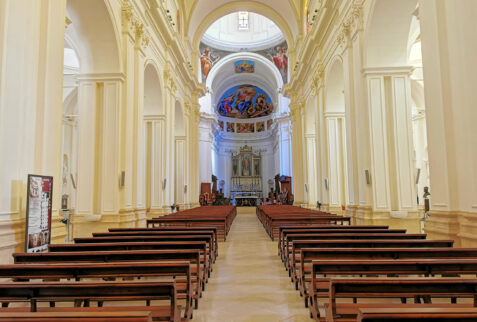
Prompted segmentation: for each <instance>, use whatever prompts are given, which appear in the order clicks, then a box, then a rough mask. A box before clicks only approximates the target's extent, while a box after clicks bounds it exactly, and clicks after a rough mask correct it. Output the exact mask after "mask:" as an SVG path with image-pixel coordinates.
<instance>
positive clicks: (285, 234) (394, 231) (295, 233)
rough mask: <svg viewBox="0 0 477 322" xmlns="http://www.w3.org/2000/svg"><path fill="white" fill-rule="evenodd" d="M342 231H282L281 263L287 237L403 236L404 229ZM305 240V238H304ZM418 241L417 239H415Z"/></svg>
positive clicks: (332, 229)
mask: <svg viewBox="0 0 477 322" xmlns="http://www.w3.org/2000/svg"><path fill="white" fill-rule="evenodd" d="M341 227H343V228H342V229H335V228H330V229H310V230H295V229H290V230H288V229H285V230H283V231H282V233H281V234H282V235H281V236H282V238H280V239H279V240H278V246H279V254H280V257H281V258H282V261H284V260H285V256H283V255H282V254H283V253H284V251H285V250H286V249H287V248H289V247H290V241H292V240H293V238H292V237H290V238H288V236H294V237H297V238H296V239H300V240H303V238H299V237H302V236H314V235H318V236H321V235H323V234H405V233H406V230H405V229H346V228H345V227H353V226H341ZM304 239H307V238H304ZM416 239H419V238H416Z"/></svg>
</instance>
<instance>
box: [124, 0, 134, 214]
mask: <svg viewBox="0 0 477 322" xmlns="http://www.w3.org/2000/svg"><path fill="white" fill-rule="evenodd" d="M122 13H123V15H122V39H121V42H122V58H123V66H124V67H123V69H124V73H125V83H124V87H123V93H122V96H123V97H122V100H123V105H122V111H121V123H122V124H121V133H120V135H121V159H120V169H121V171H124V172H125V181H124V187H122V188H121V212H122V213H132V212H133V210H134V209H133V207H134V205H133V194H134V192H133V180H135V179H136V178H135V175H136V173H135V172H134V168H133V166H134V164H133V161H134V147H135V146H136V144H137V142H136V141H135V134H136V133H135V132H134V131H135V126H134V120H135V117H136V113H135V110H136V109H135V107H136V104H135V100H136V96H135V94H136V92H135V90H136V88H135V84H136V81H137V79H136V78H135V76H136V64H135V45H136V27H137V21H136V18H135V17H134V14H133V12H132V7H131V6H128V5H126V4H125V5H124V7H123V9H122Z"/></svg>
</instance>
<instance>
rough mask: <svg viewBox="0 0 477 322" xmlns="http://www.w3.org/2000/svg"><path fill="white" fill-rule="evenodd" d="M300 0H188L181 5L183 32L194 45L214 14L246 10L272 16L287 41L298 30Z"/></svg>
mask: <svg viewBox="0 0 477 322" xmlns="http://www.w3.org/2000/svg"><path fill="white" fill-rule="evenodd" d="M303 3H304V0H273V1H270V0H254V1H233V0H200V1H199V0H188V1H184V5H185V6H184V7H185V18H186V23H185V33H186V35H187V36H188V37H189V39H190V41H192V45H193V46H195V45H196V44H197V43H198V40H200V38H201V37H202V34H203V33H204V32H205V30H206V29H207V28H208V27H209V25H210V24H212V23H213V22H214V21H215V20H217V19H218V18H220V17H222V16H224V15H225V14H228V13H232V12H236V11H240V10H243V11H250V12H255V13H259V14H262V15H264V16H266V17H267V18H269V19H271V20H273V21H274V22H275V23H276V24H277V25H278V26H279V27H280V28H281V29H282V31H283V33H284V34H285V37H286V38H287V41H288V42H289V43H290V42H292V43H294V42H295V40H296V37H297V35H298V33H299V20H300V8H301V7H302V6H303Z"/></svg>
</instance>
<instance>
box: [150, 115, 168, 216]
mask: <svg viewBox="0 0 477 322" xmlns="http://www.w3.org/2000/svg"><path fill="white" fill-rule="evenodd" d="M146 127H147V154H146V155H147V170H148V171H147V186H148V189H147V193H148V198H149V207H150V212H151V213H152V214H160V213H161V210H162V206H163V193H162V191H163V181H162V178H163V172H162V170H163V156H164V145H163V137H164V117H147V118H146Z"/></svg>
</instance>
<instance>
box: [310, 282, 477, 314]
mask: <svg viewBox="0 0 477 322" xmlns="http://www.w3.org/2000/svg"><path fill="white" fill-rule="evenodd" d="M328 293H329V304H328V305H326V320H327V321H340V320H342V319H340V318H344V319H346V321H353V320H356V317H357V314H358V309H359V308H360V307H361V308H363V307H380V306H381V307H386V306H387V307H392V308H394V309H399V310H400V309H401V308H406V307H409V306H411V307H413V308H419V306H417V305H408V304H392V303H389V304H388V303H381V304H376V303H366V304H337V303H336V302H337V299H341V298H348V299H349V298H368V299H369V298H378V299H385V298H388V299H393V298H394V299H401V298H408V297H414V298H421V297H422V298H432V297H447V298H450V297H455V296H457V297H466V298H473V304H470V305H469V306H474V307H476V306H477V279H448V278H437V279H433V278H409V279H403V278H399V279H393V278H385V279H382V278H381V279H380V278H377V279H356V278H354V279H350V278H340V279H331V280H330V282H329V292H328ZM420 305H421V306H422V308H428V307H433V306H435V307H442V306H445V304H444V305H443V304H435V305H432V304H420ZM340 306H346V307H350V306H354V307H355V310H354V311H351V310H343V311H341V310H340ZM453 306H455V307H459V306H460V305H457V304H452V305H449V306H448V307H453ZM315 319H316V320H318V318H317V317H315Z"/></svg>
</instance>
